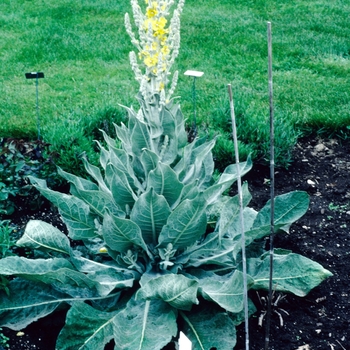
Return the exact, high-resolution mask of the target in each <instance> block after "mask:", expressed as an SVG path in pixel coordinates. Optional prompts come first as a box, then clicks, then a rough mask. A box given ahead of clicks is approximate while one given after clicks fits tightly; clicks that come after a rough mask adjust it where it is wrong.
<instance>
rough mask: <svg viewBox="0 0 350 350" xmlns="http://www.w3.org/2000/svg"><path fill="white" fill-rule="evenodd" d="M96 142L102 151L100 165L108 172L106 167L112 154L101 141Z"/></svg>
mask: <svg viewBox="0 0 350 350" xmlns="http://www.w3.org/2000/svg"><path fill="white" fill-rule="evenodd" d="M95 142H96V143H97V145H98V148H99V149H100V164H101V166H102V168H103V170H104V171H106V167H107V164H108V162H109V158H110V153H109V151H107V150H106V149H105V148H104V147H103V146H102V145H101V143H100V142H99V141H97V140H95Z"/></svg>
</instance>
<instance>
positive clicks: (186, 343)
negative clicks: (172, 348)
mask: <svg viewBox="0 0 350 350" xmlns="http://www.w3.org/2000/svg"><path fill="white" fill-rule="evenodd" d="M179 350H192V342H191V340H189V339H188V338H187V337H186V336H185V334H184V333H183V332H180V338H179Z"/></svg>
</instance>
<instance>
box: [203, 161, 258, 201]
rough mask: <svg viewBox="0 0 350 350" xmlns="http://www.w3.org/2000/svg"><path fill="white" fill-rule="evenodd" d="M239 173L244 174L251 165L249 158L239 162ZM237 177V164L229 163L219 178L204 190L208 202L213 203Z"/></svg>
mask: <svg viewBox="0 0 350 350" xmlns="http://www.w3.org/2000/svg"><path fill="white" fill-rule="evenodd" d="M239 166H240V168H239V170H240V175H241V176H243V175H245V174H246V173H247V172H248V171H249V170H250V169H251V168H252V166H253V164H252V161H251V158H250V157H249V158H248V159H247V161H246V162H243V163H240V164H239ZM237 178H238V173H237V165H236V164H231V165H229V166H228V167H227V168H226V169H225V171H224V172H223V173H222V174H221V176H220V178H219V180H218V181H217V182H216V183H215V184H214V185H212V186H210V187H209V188H208V189H206V190H205V191H204V196H205V198H206V200H207V202H208V204H215V202H216V201H217V200H218V199H219V197H220V196H221V195H222V193H223V192H224V191H226V190H227V189H228V188H229V187H230V186H231V185H232V184H233V183H234V182H235V181H236V180H237Z"/></svg>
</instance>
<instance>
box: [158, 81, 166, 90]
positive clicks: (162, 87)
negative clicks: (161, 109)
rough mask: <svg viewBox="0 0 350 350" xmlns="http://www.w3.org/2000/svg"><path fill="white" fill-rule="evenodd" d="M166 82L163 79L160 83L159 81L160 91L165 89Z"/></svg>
mask: <svg viewBox="0 0 350 350" xmlns="http://www.w3.org/2000/svg"><path fill="white" fill-rule="evenodd" d="M164 87H165V86H164V83H163V82H162V81H161V82H160V83H159V91H162V90H164Z"/></svg>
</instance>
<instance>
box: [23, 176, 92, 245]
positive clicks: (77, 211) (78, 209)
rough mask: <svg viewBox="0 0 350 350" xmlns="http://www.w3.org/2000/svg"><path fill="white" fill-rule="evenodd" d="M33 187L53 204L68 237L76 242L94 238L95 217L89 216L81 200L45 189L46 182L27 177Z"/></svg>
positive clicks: (87, 208)
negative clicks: (65, 227) (62, 221)
mask: <svg viewBox="0 0 350 350" xmlns="http://www.w3.org/2000/svg"><path fill="white" fill-rule="evenodd" d="M28 177H29V179H30V181H31V182H32V183H34V184H35V187H36V188H37V189H38V190H39V191H40V193H41V194H42V195H43V196H44V197H46V198H47V199H48V200H49V201H51V202H52V203H53V204H55V205H56V206H57V207H58V209H59V212H60V214H61V215H62V218H63V220H64V222H65V224H66V225H67V228H68V231H69V236H70V237H71V238H72V239H76V240H80V239H81V240H85V239H89V238H93V237H96V232H95V223H94V219H95V217H96V216H95V215H93V214H91V212H90V207H89V206H88V205H87V204H86V203H85V202H84V201H82V200H81V199H79V198H76V197H74V196H69V195H67V194H64V193H60V192H56V191H52V190H50V189H48V188H47V186H46V182H45V181H43V180H40V179H37V178H34V177H32V176H28Z"/></svg>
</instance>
